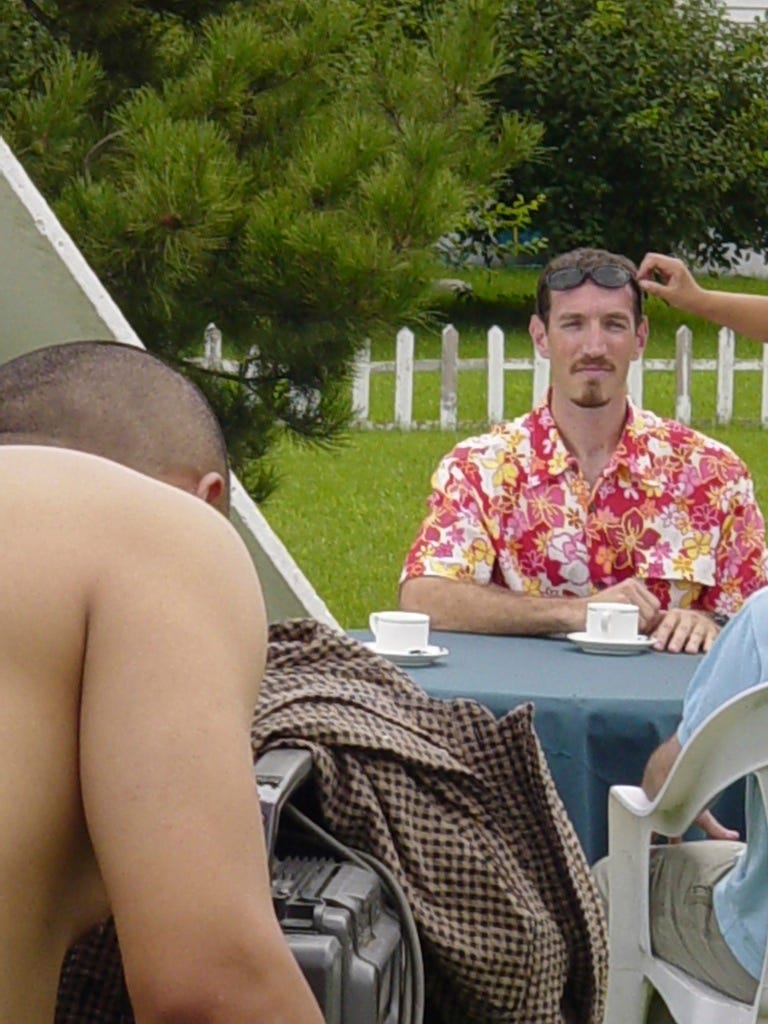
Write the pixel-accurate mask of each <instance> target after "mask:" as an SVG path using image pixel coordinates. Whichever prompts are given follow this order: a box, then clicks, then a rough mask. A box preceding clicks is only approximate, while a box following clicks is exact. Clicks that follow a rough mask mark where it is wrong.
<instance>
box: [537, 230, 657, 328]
mask: <svg viewBox="0 0 768 1024" xmlns="http://www.w3.org/2000/svg"><path fill="white" fill-rule="evenodd" d="M606 264H608V265H610V266H617V267H623V268H624V269H625V270H627V271H629V273H630V275H631V276H630V280H629V284H630V286H631V288H632V294H633V297H634V314H635V323H636V324H637V323H639V322H640V320H641V319H642V316H643V291H642V289H641V288H640V285H639V284H638V283H637V267H636V266H635V264H634V263H633V262H632V260H631V259H629V258H628V257H627V256H621V255H619V254H618V253H614V252H608V250H607V249H588V248H583V249H571V251H570V252H565V253H562V254H561V255H560V256H555V257H554V258H553V259H551V260H550V261H549V263H548V264H547V265H546V267H544V269H543V270H542V272H541V274H540V275H539V280H538V283H537V285H536V314H537V315H538V316H539V317H541V319H542V320H543V321H544V323H545V324H547V323H549V311H550V309H551V308H552V291H551V289H550V287H549V283H548V278H549V275H550V274H552V273H553V272H554V271H556V270H565V269H566V268H567V267H578V268H579V269H580V270H594V269H595V267H603V266H605V265H606Z"/></svg>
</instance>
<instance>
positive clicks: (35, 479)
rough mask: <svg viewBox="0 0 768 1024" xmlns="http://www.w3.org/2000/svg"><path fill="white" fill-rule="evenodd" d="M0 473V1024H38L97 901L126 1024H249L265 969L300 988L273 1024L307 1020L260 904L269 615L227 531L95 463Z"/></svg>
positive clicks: (65, 455) (61, 457) (58, 457)
mask: <svg viewBox="0 0 768 1024" xmlns="http://www.w3.org/2000/svg"><path fill="white" fill-rule="evenodd" d="M0 467H1V468H2V470H3V472H2V479H3V481H4V484H3V487H2V489H0V524H2V529H3V536H4V544H3V550H4V555H3V571H2V573H0V765H1V767H2V771H0V886H2V898H1V899H0V1024H18V1022H19V1021H24V1022H25V1024H38V1022H39V1024H51V1021H52V1020H53V1015H54V1006H55V995H56V987H57V981H58V975H59V970H60V967H61V961H62V958H63V956H64V953H65V951H66V949H67V947H68V946H69V945H70V944H71V943H72V942H73V941H74V940H75V939H76V938H77V937H78V936H79V935H81V934H82V933H83V932H84V931H85V930H86V929H87V928H89V927H90V926H91V925H93V924H94V923H96V922H97V921H98V920H100V919H102V918H103V917H104V916H106V915H107V913H109V912H110V911H111V912H112V913H114V915H115V919H116V923H117V928H118V934H119V936H120V940H121V946H122V949H123V957H124V964H125V969H126V978H127V980H128V985H129V990H130V992H131V998H132V1001H133V1003H134V1011H135V1014H136V1018H137V1021H139V1022H141V1021H150V1020H155V1019H161V1018H163V1015H167V1014H170V1016H169V1017H168V1019H171V1017H172V1019H177V1017H176V1016H173V1015H174V1014H176V1013H177V1012H178V1019H186V1018H185V1017H184V1014H185V1013H188V1012H197V1011H198V1009H199V1008H200V1007H201V1006H202V1007H203V1009H204V1012H203V1013H202V1014H201V1015H200V1016H199V1019H200V1020H211V1021H214V1020H219V1019H221V1020H227V1021H233V1022H234V1021H238V1022H239V1021H240V1020H242V1021H243V1022H245V1021H246V1020H252V1019H260V1018H259V1014H260V1013H262V1012H264V1011H265V1008H268V1007H269V998H268V997H269V984H268V983H265V981H264V976H263V975H264V971H272V973H276V976H277V977H280V976H281V972H283V975H282V976H283V988H284V987H285V980H286V979H287V980H288V981H290V982H291V986H292V988H293V990H294V992H295V993H296V994H295V995H293V996H291V997H289V999H288V1002H287V1004H286V1006H287V1011H286V1014H285V1016H283V1015H282V1010H281V1012H279V1013H276V1014H273V1015H272V1018H271V1019H274V1020H286V1021H289V1020H290V1021H293V1020H296V1021H298V1020H301V1019H302V1016H303V1018H304V1019H305V1020H307V1021H314V1020H318V1021H319V1020H320V1017H315V1016H314V1010H313V1005H312V1003H311V1000H310V1001H308V1000H307V996H306V992H305V990H304V987H303V980H302V979H301V976H300V974H299V973H298V971H297V969H296V968H295V965H294V964H293V963H292V961H291V958H290V954H289V953H287V950H284V949H283V948H282V945H283V944H282V942H281V937H280V933H279V928H278V927H277V925H276V922H274V920H273V919H272V917H271V913H270V899H269V887H268V877H267V871H266V864H265V856H264V849H263V841H262V837H261V831H260V825H259V816H258V805H257V802H256V799H255V794H254V790H253V785H252V776H251V751H250V740H249V726H250V720H251V713H252V708H253V704H254V702H255V700H256V696H257V692H258V685H259V680H260V678H261V674H262V671H263V662H264V652H265V621H264V612H263V606H262V603H261V594H260V590H259V587H258V582H257V580H256V578H255V573H254V572H253V568H252V566H251V564H250V560H249V559H248V557H247V554H246V553H245V549H244V548H243V547H242V545H241V543H240V541H239V538H237V537H236V535H235V533H234V531H233V530H232V528H231V527H230V526H229V524H228V523H226V522H225V521H224V519H223V517H221V516H220V515H219V514H218V513H215V512H213V511H212V510H210V509H209V508H207V507H206V506H204V504H203V503H202V502H200V501H197V500H196V499H194V498H192V497H190V496H188V495H186V494H183V493H181V492H179V491H177V490H175V489H173V488H171V487H169V486H167V485H164V484H161V483H158V482H155V481H153V480H150V479H149V478H146V477H143V476H141V475H139V474H137V473H134V472H132V471H130V470H126V469H123V468H122V467H120V466H117V465H116V464H114V463H111V462H107V461H105V460H102V459H99V458H95V457H93V456H88V455H82V454H80V453H75V452H70V451H65V450H61V449H47V448H21V447H19V448H15V447H9V448H2V449H0ZM97 862H98V867H97ZM107 892H108V893H109V898H107ZM273 950H274V951H275V952H274V954H273V952H272V951H273ZM203 963H205V964H206V966H207V974H206V976H205V977H201V967H202V965H203ZM232 965H235V966H234V967H233V966H232ZM228 972H229V973H228ZM209 979H210V980H209ZM294 983H295V984H294ZM226 984H230V985H231V987H232V988H233V989H234V996H233V1000H234V1001H233V1002H231V1003H227V1004H226V1005H222V1006H221V1008H220V1010H219V1008H218V1007H216V1008H214V1009H211V1008H210V1007H209V1006H208V1005H207V1003H210V1002H211V1001H212V997H211V996H210V993H209V992H208V989H207V988H206V986H209V987H212V988H213V989H214V990H216V991H222V988H223V986H224V985H226ZM265 985H266V995H265V991H264V989H265ZM291 986H289V987H291ZM224 990H226V989H224ZM265 999H266V1001H265ZM292 1001H293V1002H294V1003H295V1005H294V1006H293V1009H292V1008H291V1003H292ZM213 1002H215V999H213ZM225 1002H226V1001H225ZM219 1012H221V1016H218V1015H217V1014H219ZM270 1012H271V1011H270ZM292 1014H293V1015H292ZM195 1019H198V1017H195ZM264 1019H266V1018H264Z"/></svg>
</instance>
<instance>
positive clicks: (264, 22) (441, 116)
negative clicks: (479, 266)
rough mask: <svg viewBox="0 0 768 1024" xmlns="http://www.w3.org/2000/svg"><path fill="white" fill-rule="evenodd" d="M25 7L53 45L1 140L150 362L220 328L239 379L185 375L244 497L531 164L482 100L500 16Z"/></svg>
mask: <svg viewBox="0 0 768 1024" xmlns="http://www.w3.org/2000/svg"><path fill="white" fill-rule="evenodd" d="M382 5H384V6H382ZM15 6H16V13H17V14H18V13H19V11H20V10H21V6H20V5H19V4H16V5H15ZM23 7H24V8H25V11H26V17H27V26H26V27H27V30H28V31H31V29H30V23H31V21H33V20H34V19H33V18H32V14H35V13H36V14H37V29H36V30H38V31H39V30H40V29H41V28H42V29H44V31H45V32H46V33H47V38H48V41H49V47H48V52H47V53H46V56H45V59H44V60H41V61H39V62H37V63H35V62H34V61H32V62H31V63H30V66H29V73H28V77H27V81H26V82H25V83H24V87H23V88H20V89H18V91H17V92H16V94H15V96H14V97H12V98H11V100H10V102H9V103H8V105H7V107H6V108H5V110H4V111H3V112H2V113H0V127H2V131H3V133H4V134H5V135H6V137H7V138H8V141H9V143H10V144H11V146H12V147H13V148H14V150H15V152H16V154H17V156H18V157H19V158H20V159H21V160H22V162H23V163H24V164H25V166H26V168H27V170H28V171H29V173H30V174H31V175H32V177H33V178H34V179H35V180H36V181H37V183H38V184H39V185H40V187H41V188H42V190H43V192H44V194H45V195H46V196H47V197H48V199H49V200H50V201H52V204H53V206H54V208H55V210H56V211H57V213H58V214H59V216H60V217H61V219H62V221H63V223H64V224H65V226H66V227H67V228H68V230H69V231H70V233H71V234H72V235H73V237H74V239H75V240H76V242H77V243H78V245H79V246H80V247H81V248H82V250H83V251H84V253H85V255H86V257H87V258H88V259H89V261H90V262H91V264H92V265H93V266H94V268H95V270H96V271H97V273H98V274H99V275H100V276H101V278H102V280H103V281H104V282H105V284H106V285H107V287H108V288H109V289H110V291H111V293H112V294H113V295H114V297H115V298H116V300H117V301H118V303H119V304H120V305H121V307H122V308H123V309H124V311H125V312H126V314H127V316H128V318H129V319H130V321H131V322H132V323H133V324H134V326H135V327H136V329H137V331H138V333H139V335H140V336H141V337H142V340H143V341H144V342H145V343H146V344H147V346H148V347H150V348H152V349H153V350H155V351H157V352H159V353H160V354H163V355H165V356H166V357H170V358H173V359H177V360H183V359H184V357H189V356H193V355H199V354H200V352H201V339H202V332H203V328H204V327H205V325H206V324H207V323H208V322H210V321H215V322H216V324H218V326H219V327H220V328H221V330H222V332H223V335H224V338H225V342H226V344H227V347H228V352H227V354H228V355H230V356H232V357H234V358H236V359H237V360H239V361H240V362H241V365H242V371H241V373H240V374H228V373H226V372H220V373H203V372H202V371H200V370H197V371H190V372H194V373H196V375H197V377H198V378H199V379H200V382H201V383H202V385H203V386H204V387H205V389H206V390H207V391H208V393H209V395H210V396H211V397H212V400H213V401H214V403H215V405H216V407H217V410H218V412H219V414H220V417H221V419H222V421H223V423H224V426H225V430H226V432H227V435H228V441H229V444H230V450H231V451H232V453H233V455H234V457H235V461H236V465H237V469H238V471H239V472H240V473H241V474H242V475H243V476H244V478H245V480H246V483H247V485H248V486H249V487H250V488H251V490H252V492H253V493H255V494H256V495H260V494H263V493H264V492H265V491H266V490H267V489H268V486H269V484H270V475H269V472H268V471H267V470H266V469H265V467H264V463H263V461H262V460H263V457H264V456H265V455H266V453H267V452H268V450H269V448H270V446H271V444H272V442H273V441H274V438H275V434H276V432H277V431H279V430H280V429H281V428H282V427H283V426H285V425H287V426H289V427H290V428H291V429H292V430H294V431H295V432H298V433H299V434H301V435H303V436H306V437H312V438H316V439H320V440H322V439H327V438H329V437H332V436H334V434H335V433H336V432H338V430H340V429H341V428H342V427H343V425H344V424H345V423H346V420H347V417H348V414H349V403H348V399H347V397H346V396H347V395H348V387H347V386H346V383H347V377H348V373H349V368H350V363H351V360H352V358H353V356H354V354H355V352H356V350H357V349H358V347H359V346H360V345H361V344H362V342H363V341H364V339H365V338H366V337H371V336H373V335H375V334H376V333H377V332H380V331H383V330H386V331H387V332H391V331H392V330H393V328H394V326H395V325H397V324H398V323H399V322H401V321H402V320H403V319H404V318H406V317H408V318H410V319H414V318H418V317H419V316H420V315H423V313H424V310H425V309H426V308H427V306H428V303H429V296H430V292H429V282H430V279H431V278H432V277H434V276H435V274H436V273H437V269H436V265H435V261H434V255H433V251H434V244H435V242H436V241H437V239H438V238H439V237H440V236H441V235H442V234H444V233H445V232H447V231H449V230H451V229H452V228H454V227H455V226H456V225H457V224H459V223H461V222H462V220H464V219H465V218H466V216H467V214H468V212H469V211H470V210H471V209H473V208H474V207H476V206H478V205H479V204H482V203H484V202H487V201H488V200H489V199H490V198H491V197H492V196H493V194H494V191H495V190H496V188H497V187H498V185H499V182H500V181H501V180H502V179H503V177H504V176H505V175H506V174H507V173H508V171H509V169H510V168H512V167H514V166H516V165H519V164H520V163H522V162H524V161H526V160H528V159H530V158H531V156H532V154H533V153H534V152H535V149H536V146H537V144H538V140H539V137H540V129H539V128H538V127H536V126H535V125H532V124H531V123H529V122H528V121H527V120H526V119H525V118H523V117H521V116H519V115H517V114H514V113H513V114H509V115H504V116H498V115H497V114H496V113H495V112H494V109H493V105H492V102H491V95H490V94H491V90H492V86H493V83H494V81H495V80H496V79H497V78H498V77H499V75H501V74H502V73H503V71H504V68H505V60H504V57H503V55H502V53H501V51H500V49H499V47H498V45H497V43H496V36H495V26H496V22H497V17H498V14H499V4H498V2H497V0H457V2H455V3H451V4H445V5H444V6H442V7H438V8H435V10H434V12H433V13H432V14H428V15H427V16H426V17H425V19H424V21H423V23H421V27H420V31H414V22H413V20H412V18H411V17H410V16H409V17H405V16H404V17H390V16H382V12H384V14H389V13H391V12H392V9H393V7H401V8H402V10H403V12H404V15H405V14H408V15H411V14H412V13H413V4H410V3H408V2H405V0H402V2H401V4H397V3H396V0H378V2H377V3H369V4H365V3H363V4H361V3H359V2H356V0H325V2H323V3H322V4H319V3H316V2H314V0H252V2H245V0H243V2H228V3H223V2H219V3H215V2H202V0H198V2H197V3H194V2H182V0H175V2H174V0H166V2H164V3H163V2H154V3H145V2H139V0H109V2H105V3H101V4H91V3H87V2H85V0H59V2H53V0H48V2H45V3H44V0H38V2H37V3H34V2H33V0H24V2H23ZM387 7H388V8H389V10H388V11H387ZM29 12H31V13H29Z"/></svg>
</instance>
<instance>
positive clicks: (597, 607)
mask: <svg viewBox="0 0 768 1024" xmlns="http://www.w3.org/2000/svg"><path fill="white" fill-rule="evenodd" d="M639 622H640V610H639V608H638V607H637V605H634V604H619V603H618V602H616V601H591V602H590V603H589V604H588V605H587V635H588V636H589V638H590V640H637V630H638V626H639Z"/></svg>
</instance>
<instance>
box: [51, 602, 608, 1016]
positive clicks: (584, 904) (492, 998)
mask: <svg viewBox="0 0 768 1024" xmlns="http://www.w3.org/2000/svg"><path fill="white" fill-rule="evenodd" d="M469 682H470V681H468V683H469ZM253 746H254V757H256V756H258V755H259V754H260V753H263V752H264V751H265V750H266V749H269V748H274V747H303V748H306V749H309V750H310V751H311V752H312V756H313V761H314V773H313V779H314V781H315V784H316V795H317V798H318V802H319V807H320V811H321V814H322V817H323V823H324V825H325V826H326V828H328V829H329V831H331V832H332V833H333V835H335V836H336V837H337V838H338V839H340V840H341V841H342V842H345V843H347V844H348V845H350V846H355V847H358V848H361V849H365V850H367V851H368V852H369V853H372V854H373V855H374V856H376V857H377V858H379V860H381V861H382V862H383V863H385V864H386V865H387V866H388V867H389V868H390V869H391V870H392V871H393V872H394V873H395V874H396V876H397V878H398V880H399V881H400V883H401V885H402V887H403V889H404V891H405V894H406V896H407V898H408V901H409V904H410V906H411V909H412V911H413V914H414V917H415V919H416V923H417V925H418V928H419V933H420V936H421V941H422V948H423V952H424V960H425V971H426V979H427V991H428V996H429V998H430V1003H431V1005H433V1006H434V1007H435V1008H436V1009H437V1010H438V1011H439V1013H440V1015H441V1017H443V1019H444V1021H445V1024H467V1022H469V1021H471V1022H473V1024H512V1022H514V1024H562V1022H566V1021H567V1022H577V1021H578V1022H579V1024H599V1022H600V1021H602V1017H603V1008H604V993H605V982H606V971H607V946H606V938H605V927H604V920H603V916H602V911H601V906H600V901H599V897H598V895H597V892H596V890H595V887H594V884H593V882H592V878H591V875H590V872H589V868H588V866H587V864H586V861H585V859H584V855H583V853H582V851H581V848H580V846H579V843H578V840H577V838H576V835H575V833H574V831H573V827H572V826H571V824H570V822H569V820H568V818H567V816H566V813H565V810H564V808H563V806H562V803H561V802H560V799H559V797H558V795H557V793H556V791H555V787H554V784H553V782H552V779H551V777H550V775H549V772H548V770H547V767H546V764H545V761H544V758H543V755H542V753H541V750H540V748H539V745H538V742H537V740H536V737H535V735H534V732H533V728H532V708H531V706H530V705H524V706H521V707H519V708H517V709H515V710H514V711H512V712H510V713H509V714H508V715H506V716H505V717H504V718H503V719H502V720H501V721H496V720H495V719H494V718H493V716H492V714H491V713H490V712H489V711H488V710H487V709H486V708H484V707H482V706H481V705H480V704H477V703H476V702H474V701H469V700H455V701H438V700H434V699H432V698H430V697H428V696H427V695H426V694H425V693H424V692H423V691H421V690H420V689H419V688H418V687H417V686H415V685H414V684H413V682H412V681H411V680H410V678H409V677H408V676H407V675H406V674H405V673H403V672H401V671H400V670H398V669H397V668H395V667H394V666H393V665H391V664H389V663H388V662H386V661H384V660H383V659H381V658H379V657H377V656H376V655H374V654H372V653H371V652H369V651H368V650H366V648H364V647H363V646H362V645H361V644H359V643H357V642H356V641H355V640H352V639H350V638H349V637H345V636H340V635H339V634H337V633H335V632H333V631H332V630H330V629H328V628H327V627H324V626H322V625H320V624H318V623H316V622H313V621H310V620H300V621H295V622H288V623H282V624H279V625H276V626H272V627H271V630H270V645H269V660H268V667H267V673H266V676H265V680H264V686H263V689H262V694H261V698H260V700H259V704H258V707H257V709H256V713H255V716H254V722H253ZM131 1020H132V1018H131V1016H130V1011H129V1009H128V1004H127V1000H126V997H125V989H124V983H123V981H122V975H121V972H120V966H119V953H118V950H117V945H116V941H115V936H114V931H113V930H112V928H111V926H109V925H108V926H105V927H102V928H101V929H99V930H97V931H96V932H95V933H92V934H91V935H90V936H89V937H88V938H87V939H86V940H85V941H84V942H82V943H80V944H79V945H78V946H76V947H75V948H74V949H73V950H72V951H71V953H70V955H69V957H68V960H67V963H66V965H65V969H64V972H63V974H62V983H61V989H60V992H59V1006H58V1009H57V1014H56V1021H57V1024H75V1022H77V1024H106V1022H109V1024H130V1021H131Z"/></svg>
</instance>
